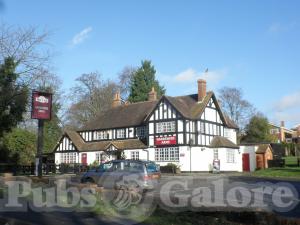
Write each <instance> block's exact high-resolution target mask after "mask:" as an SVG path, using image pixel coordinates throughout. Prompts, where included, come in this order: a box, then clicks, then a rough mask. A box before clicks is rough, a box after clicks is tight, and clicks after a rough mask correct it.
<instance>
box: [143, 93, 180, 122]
mask: <svg viewBox="0 0 300 225" xmlns="http://www.w3.org/2000/svg"><path fill="white" fill-rule="evenodd" d="M181 117H182V115H181V114H180V113H179V111H178V110H177V109H176V108H175V107H174V106H173V105H172V104H171V103H170V102H169V101H168V100H167V99H166V98H161V100H160V101H159V102H158V104H157V105H156V107H155V108H154V109H153V111H152V112H151V114H150V115H149V116H148V118H149V121H154V120H166V119H176V118H181Z"/></svg>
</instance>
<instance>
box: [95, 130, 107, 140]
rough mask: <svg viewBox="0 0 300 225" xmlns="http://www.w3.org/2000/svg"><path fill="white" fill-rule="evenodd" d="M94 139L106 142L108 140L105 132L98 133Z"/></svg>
mask: <svg viewBox="0 0 300 225" xmlns="http://www.w3.org/2000/svg"><path fill="white" fill-rule="evenodd" d="M96 138H97V140H106V139H108V132H107V131H98V132H97V136H96Z"/></svg>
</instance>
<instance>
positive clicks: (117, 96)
mask: <svg viewBox="0 0 300 225" xmlns="http://www.w3.org/2000/svg"><path fill="white" fill-rule="evenodd" d="M121 104H122V100H121V95H120V91H117V92H116V93H115V96H114V99H113V102H112V107H113V108H115V107H117V106H119V105H121Z"/></svg>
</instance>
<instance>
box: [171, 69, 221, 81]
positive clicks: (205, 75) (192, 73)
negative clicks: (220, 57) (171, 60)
mask: <svg viewBox="0 0 300 225" xmlns="http://www.w3.org/2000/svg"><path fill="white" fill-rule="evenodd" d="M226 74H227V71H226V70H212V71H207V72H198V71H196V70H194V69H192V68H189V69H186V70H184V71H182V72H180V73H178V74H176V75H175V76H172V77H169V78H171V80H173V82H177V83H182V82H185V83H188V82H195V81H196V80H197V79H200V78H201V79H204V80H206V81H207V82H209V83H214V84H216V83H218V82H219V81H220V80H222V79H223V78H224V76H225V75H226Z"/></svg>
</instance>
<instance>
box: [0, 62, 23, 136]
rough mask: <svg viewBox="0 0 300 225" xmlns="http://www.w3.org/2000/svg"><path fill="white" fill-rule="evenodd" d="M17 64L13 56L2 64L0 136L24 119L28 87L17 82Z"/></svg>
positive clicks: (0, 69)
mask: <svg viewBox="0 0 300 225" xmlns="http://www.w3.org/2000/svg"><path fill="white" fill-rule="evenodd" d="M16 66H17V63H16V62H15V60H14V59H13V58H11V57H8V58H6V59H5V60H4V63H3V64H2V65H0V137H2V136H3V134H4V132H7V131H10V130H11V129H12V128H13V127H15V126H16V125H17V124H18V122H20V121H22V120H23V113H24V112H25V111H26V106H27V104H28V88H27V87H26V86H23V85H21V84H19V83H18V82H17V79H18V74H17V73H16V72H15V70H16Z"/></svg>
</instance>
